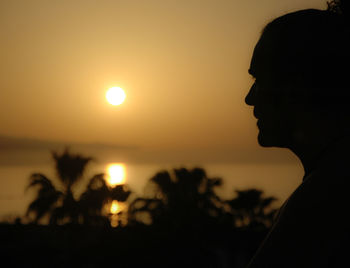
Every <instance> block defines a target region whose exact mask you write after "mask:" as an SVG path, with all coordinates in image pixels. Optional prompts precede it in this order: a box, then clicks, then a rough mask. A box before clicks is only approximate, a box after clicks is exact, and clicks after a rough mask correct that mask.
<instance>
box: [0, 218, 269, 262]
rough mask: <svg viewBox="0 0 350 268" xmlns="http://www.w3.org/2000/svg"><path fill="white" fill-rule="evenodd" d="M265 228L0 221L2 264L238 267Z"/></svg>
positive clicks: (261, 236)
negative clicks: (44, 223) (171, 227)
mask: <svg viewBox="0 0 350 268" xmlns="http://www.w3.org/2000/svg"><path fill="white" fill-rule="evenodd" d="M265 235H266V232H265V231H263V232H262V231H260V232H258V231H248V230H239V229H228V228H222V227H220V228H219V227H216V226H211V227H206V228H205V229H201V230H197V229H196V228H195V227H193V228H189V229H186V230H184V229H183V230H178V231H172V232H169V230H166V229H161V228H155V227H152V226H144V225H140V226H132V227H130V226H129V227H123V228H102V227H99V228H98V227H86V226H81V225H64V226H39V225H0V237H1V247H0V250H1V256H2V262H3V263H5V261H6V263H7V264H6V265H7V266H8V267H244V266H245V265H246V264H247V261H248V260H249V259H250V257H251V256H252V254H253V253H254V252H255V250H256V248H257V247H258V245H259V244H260V243H261V240H262V239H263V237H264V236H265Z"/></svg>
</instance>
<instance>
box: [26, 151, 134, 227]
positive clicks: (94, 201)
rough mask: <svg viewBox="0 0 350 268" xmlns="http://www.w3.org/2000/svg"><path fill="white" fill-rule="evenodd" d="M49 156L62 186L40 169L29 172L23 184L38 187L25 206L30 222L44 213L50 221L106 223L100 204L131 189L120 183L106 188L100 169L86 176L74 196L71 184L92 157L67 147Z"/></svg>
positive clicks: (120, 197) (81, 175) (121, 197)
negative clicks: (82, 189)
mask: <svg viewBox="0 0 350 268" xmlns="http://www.w3.org/2000/svg"><path fill="white" fill-rule="evenodd" d="M52 157H53V159H54V161H55V169H56V173H57V178H58V180H59V182H60V186H61V188H62V190H61V191H60V190H58V189H56V187H55V186H54V184H53V183H52V181H51V180H50V179H48V178H47V177H46V176H45V175H43V174H41V173H34V174H32V175H31V176H30V183H29V185H28V187H27V188H34V187H36V188H37V189H38V191H37V195H36V198H35V199H34V200H33V201H32V202H31V203H30V204H29V206H28V209H27V213H26V216H27V217H30V216H31V215H32V214H34V223H38V222H39V221H40V220H41V219H42V218H43V217H44V216H45V215H48V216H49V223H50V224H64V223H73V224H78V223H82V224H90V225H91V224H92V225H97V224H98V225H100V224H107V223H108V218H107V215H103V208H104V206H105V205H106V204H107V203H108V202H110V200H118V201H121V202H124V201H126V199H127V198H128V196H129V195H130V193H131V192H130V191H127V190H125V189H124V187H123V186H121V185H119V186H117V187H114V188H110V187H109V186H108V185H107V184H106V181H105V180H104V174H102V173H101V174H97V175H95V176H93V177H92V178H91V179H90V180H89V183H88V185H87V187H86V190H85V191H84V192H83V193H82V194H81V196H80V199H76V198H75V197H74V194H73V188H74V185H75V184H77V183H78V182H79V181H80V180H81V179H82V177H83V174H84V171H85V169H86V166H87V164H88V163H90V162H91V160H92V158H91V157H84V156H81V155H79V154H77V155H73V154H71V153H70V152H69V151H68V149H65V150H64V152H63V153H62V154H59V153H57V152H52Z"/></svg>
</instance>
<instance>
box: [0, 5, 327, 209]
mask: <svg viewBox="0 0 350 268" xmlns="http://www.w3.org/2000/svg"><path fill="white" fill-rule="evenodd" d="M304 8H320V9H324V8H326V1H325V0H307V1H305V0H244V1H243V0H241V1H237V0H196V1H195V0H177V1H175V0H123V1H122V0H94V1H92V0H50V1H47V0H31V1H27V0H2V1H0V33H1V36H0V38H1V49H0V59H1V60H0V88H1V89H0V111H1V112H0V215H3V214H5V213H10V212H12V211H17V212H18V213H22V212H23V211H25V209H26V206H27V204H28V202H29V200H30V198H32V196H31V195H28V194H26V195H24V192H23V191H24V189H25V187H26V185H27V183H28V182H27V179H28V176H29V174H31V173H32V172H37V171H40V172H44V173H45V174H49V176H50V177H51V176H53V177H54V175H53V169H52V162H50V165H46V166H45V167H43V168H40V170H38V169H35V170H34V169H33V168H34V167H37V165H39V164H41V163H43V161H44V162H45V161H46V162H45V163H46V164H48V161H49V159H50V158H49V150H48V148H50V149H52V148H54V147H55V146H56V145H57V144H58V145H59V144H61V145H71V144H84V143H87V144H104V145H105V146H102V147H101V146H99V145H98V146H97V147H99V148H100V150H99V154H97V153H95V151H94V150H90V151H87V154H88V155H91V156H94V157H95V156H96V157H103V153H105V154H108V153H107V151H108V150H107V149H108V148H112V147H111V146H110V145H114V146H115V148H116V150H115V151H114V152H113V153H112V155H113V159H112V158H110V159H107V158H108V157H107V158H105V159H104V161H105V163H111V162H114V161H118V162H123V163H126V164H127V169H128V170H127V174H128V175H127V183H130V185H131V187H132V188H133V189H136V190H141V189H142V187H143V185H144V183H145V182H146V180H147V179H149V178H150V176H152V175H154V172H155V171H157V170H159V168H160V167H161V166H162V165H161V163H168V164H169V163H170V164H171V165H172V166H174V165H175V164H188V163H192V164H195V165H197V164H199V165H204V167H205V168H208V171H209V175H210V176H211V174H213V175H214V176H224V178H227V180H226V184H225V189H226V193H227V194H231V193H232V191H233V190H232V189H233V187H261V188H263V189H265V190H266V191H267V193H268V194H273V195H277V196H278V197H279V198H280V201H281V202H282V201H283V200H284V199H285V198H287V197H288V195H289V194H290V193H291V192H292V190H293V189H294V188H295V187H296V185H298V184H299V183H300V181H301V178H302V175H303V174H302V167H301V165H300V163H299V161H298V160H297V159H296V157H295V156H294V155H292V153H290V152H289V151H287V150H282V149H265V148H261V147H259V146H258V144H257V133H258V130H257V127H256V119H255V118H254V116H253V111H252V108H251V107H248V106H247V105H246V104H245V103H244V98H245V96H246V94H247V92H248V90H249V88H250V86H251V84H252V82H253V80H252V78H251V77H250V76H249V74H248V72H247V70H248V68H249V64H250V58H251V54H252V51H253V49H254V46H255V44H256V42H257V40H258V38H259V36H260V33H261V31H262V29H263V27H264V26H265V25H266V24H267V23H268V22H269V21H271V20H272V19H273V18H275V17H277V16H280V15H283V14H285V13H287V12H291V11H296V10H299V9H304ZM111 87H121V88H123V89H124V91H125V93H126V99H125V102H124V103H123V104H121V105H119V106H113V105H111V104H109V103H108V102H107V101H106V98H105V94H106V92H107V90H108V89H109V88H111ZM26 139H28V140H26ZM52 146H53V147H52ZM22 147H26V148H31V149H33V148H34V149H35V148H41V149H43V148H44V149H45V150H42V152H41V155H40V154H39V153H35V152H33V151H32V150H30V151H28V150H25V151H23V150H21V148H22ZM56 147H57V146H56ZM56 147H55V148H56ZM97 147H96V148H97ZM75 148H78V149H77V150H76V151H77V152H78V153H84V154H85V151H83V150H82V149H83V148H84V147H75ZM79 148H81V150H80V149H79ZM94 148H95V147H94ZM123 148H124V149H125V150H124V149H123ZM130 148H131V149H130ZM34 151H35V150H34ZM38 159H39V160H38ZM133 162H134V163H144V162H147V163H148V162H152V163H153V166H150V167H147V166H144V167H138V168H137V169H136V168H135V169H133V167H132V166H129V164H130V163H133ZM224 162H225V163H234V165H235V166H234V167H225V168H224V169H223V168H221V169H220V168H218V167H212V168H211V166H210V165H211V164H215V163H224ZM243 162H244V163H245V164H247V163H248V164H247V165H241V164H240V163H243ZM244 163H243V164H244ZM251 163H253V164H252V165H251ZM286 163H287V165H285V164H286ZM100 164H101V166H100V168H101V169H99V170H96V172H103V171H104V169H105V166H103V165H102V162H100ZM207 164H208V165H207ZM16 165H22V166H21V168H18V167H17V166H16ZM25 165H27V166H25ZM24 198H25V199H24ZM21 211H22V212H21Z"/></svg>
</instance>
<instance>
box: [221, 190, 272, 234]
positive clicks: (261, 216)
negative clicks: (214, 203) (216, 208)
mask: <svg viewBox="0 0 350 268" xmlns="http://www.w3.org/2000/svg"><path fill="white" fill-rule="evenodd" d="M235 192H236V197H235V198H233V199H231V200H228V201H226V203H227V204H228V205H229V209H230V214H231V215H232V218H233V221H234V225H235V226H237V227H242V228H251V229H266V228H270V227H271V226H272V223H273V219H274V216H275V214H276V212H277V209H274V208H271V205H272V203H273V202H274V201H276V200H277V199H276V198H274V197H264V196H263V191H261V190H257V189H247V190H236V191H235Z"/></svg>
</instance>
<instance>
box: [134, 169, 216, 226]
mask: <svg viewBox="0 0 350 268" xmlns="http://www.w3.org/2000/svg"><path fill="white" fill-rule="evenodd" d="M150 183H151V185H152V186H153V191H152V192H153V193H152V196H151V197H150V198H137V199H135V200H134V201H133V202H132V203H131V204H130V206H129V221H130V222H135V221H136V222H137V221H138V215H139V214H142V213H146V214H148V215H149V216H150V219H151V222H152V223H153V224H156V225H157V224H158V225H159V224H161V225H163V224H164V226H173V227H175V228H178V227H184V226H190V225H192V226H194V225H197V224H199V223H200V224H204V223H210V222H211V221H212V220H213V219H215V218H216V217H218V216H219V215H221V214H222V207H221V206H222V201H221V199H220V198H219V196H218V195H217V194H216V193H215V188H216V187H218V186H220V185H221V184H222V180H221V179H220V178H208V177H207V175H206V172H205V171H204V169H202V168H194V169H192V170H188V169H186V168H180V169H174V170H173V173H170V172H168V171H161V172H158V173H157V174H156V175H155V176H154V177H152V178H151V179H150Z"/></svg>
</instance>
